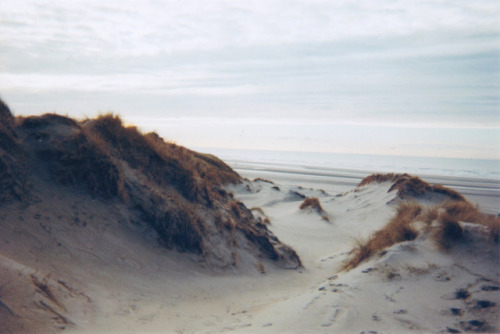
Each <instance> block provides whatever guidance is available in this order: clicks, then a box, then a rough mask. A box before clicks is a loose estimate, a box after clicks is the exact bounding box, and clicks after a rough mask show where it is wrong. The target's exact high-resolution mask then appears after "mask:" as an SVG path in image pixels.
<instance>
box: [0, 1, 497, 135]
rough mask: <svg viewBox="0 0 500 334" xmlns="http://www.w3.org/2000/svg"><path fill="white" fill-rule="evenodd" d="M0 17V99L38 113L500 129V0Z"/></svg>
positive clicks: (184, 4) (42, 11)
mask: <svg viewBox="0 0 500 334" xmlns="http://www.w3.org/2000/svg"><path fill="white" fill-rule="evenodd" d="M0 12H1V13H2V30H1V31H0V43H1V45H2V50H1V52H0V91H1V92H2V95H3V97H4V98H5V99H7V102H9V103H10V104H11V105H12V106H13V107H14V108H15V109H18V110H23V111H24V112H26V113H30V112H42V111H47V110H54V109H55V110H57V111H64V112H68V113H70V114H71V113H73V114H74V115H75V116H77V117H80V116H82V113H83V112H86V113H95V112H96V111H97V110H108V109H112V110H115V111H117V112H119V113H121V114H122V115H124V116H131V115H135V114H137V110H140V111H141V112H142V113H145V114H146V115H148V117H151V119H154V118H159V117H165V116H168V117H174V118H175V117H177V118H178V117H181V116H183V117H192V118H198V119H202V118H203V117H207V116H208V117H209V118H210V117H213V118H215V119H217V118H226V119H232V120H234V119H236V120H237V119H241V120H243V121H249V119H258V120H261V122H264V124H266V123H265V122H266V120H269V122H274V121H275V120H280V121H281V122H283V124H285V125H287V126H291V125H290V124H289V123H287V122H288V121H286V120H292V121H289V122H295V121H296V120H299V121H300V122H302V123H301V124H302V125H303V126H304V127H311V128H312V129H315V126H316V125H315V121H310V120H311V119H313V120H317V121H319V122H323V123H324V124H327V125H331V126H335V125H336V124H344V125H345V124H358V125H361V126H364V125H366V124H375V125H377V126H378V125H380V124H386V125H388V126H389V127H407V126H408V127H411V126H417V125H418V126H422V127H427V128H428V127H449V128H454V127H459V128H462V127H467V126H472V127H477V128H498V126H500V114H499V112H498V110H499V105H500V64H499V61H498V59H499V57H500V47H499V43H498V42H499V40H500V26H499V25H498V17H499V15H500V4H499V3H497V2H495V1H489V0H479V1H451V0H450V1H444V0H442V1H418V2H415V1H410V0H394V1H389V0H387V1H375V2H369V1H361V0H350V1H340V0H339V1H329V0H311V1H302V0H287V1H284V0H283V1H264V0H250V1H238V2H235V1H230V0H214V1H199V0H183V1H153V0H144V1H140V2H139V1H132V0H124V1H117V0H109V1H106V2H102V1H62V0H54V1H51V2H47V3H41V2H39V1H34V0H26V1H14V0H4V1H2V2H1V3H0ZM74 101H78V103H77V104H76V105H75V103H74ZM250 123H251V122H250ZM288 129H291V127H288ZM294 129H295V128H294ZM294 131H298V130H296V129H295V130H294ZM303 131H305V132H307V131H308V130H303ZM282 137H286V135H285V134H282Z"/></svg>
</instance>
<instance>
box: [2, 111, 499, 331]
mask: <svg viewBox="0 0 500 334" xmlns="http://www.w3.org/2000/svg"><path fill="white" fill-rule="evenodd" d="M1 116H2V117H4V119H3V121H2V125H3V126H2V127H0V130H1V131H0V133H2V136H3V137H0V139H2V138H3V139H2V141H0V148H1V151H0V158H1V159H0V163H1V164H2V166H3V167H4V169H2V170H0V171H1V172H2V183H1V186H2V196H1V197H0V198H1V201H0V202H1V203H0V223H1V224H0V272H1V275H0V319H1V321H0V333H54V332H61V333H139V332H141V333H142V332H149V333H225V332H236V333H406V332H414V333H428V332H431V333H458V332H497V331H498V330H500V325H499V318H500V317H499V315H500V314H499V303H500V266H499V256H500V254H499V240H498V239H499V234H498V233H499V230H498V227H499V218H498V217H496V216H495V215H488V214H485V213H482V212H481V211H480V210H477V208H476V205H475V203H474V204H470V203H469V202H467V200H466V199H465V198H462V195H460V194H459V193H457V192H456V191H454V190H451V189H448V188H443V187H441V186H436V185H432V184H428V183H426V182H424V181H422V180H420V179H418V178H415V177H412V176H409V175H394V174H393V175H375V176H372V177H371V178H369V179H365V181H364V182H361V185H359V186H358V184H359V183H360V182H359V181H361V178H360V179H359V180H358V181H356V182H354V181H353V180H354V179H356V178H357V177H358V176H354V175H355V174H356V172H352V173H350V172H349V171H342V173H344V174H345V176H346V177H343V179H344V180H350V181H348V182H340V184H336V183H335V182H332V179H331V178H330V176H331V175H327V176H325V175H318V173H317V172H315V173H311V175H308V174H307V173H304V172H303V171H301V172H300V173H299V172H294V173H290V172H289V171H288V172H287V171H285V172H283V173H279V172H278V171H273V172H272V173H262V174H259V173H260V172H259V171H253V172H252V173H255V174H258V175H261V176H263V177H266V178H270V180H269V179H263V178H258V179H255V180H254V181H250V180H248V179H246V180H245V179H241V178H240V176H239V175H237V174H236V173H234V171H232V170H231V168H229V167H228V166H227V165H225V164H224V163H222V162H221V161H219V160H218V159H216V158H215V157H212V156H206V155H202V154H200V153H196V152H192V151H189V150H187V149H183V148H180V147H177V146H175V145H170V144H165V143H162V142H158V140H159V139H158V138H156V137H150V139H149V140H153V142H151V141H148V143H149V144H151V143H155V144H154V145H153V146H152V147H154V150H153V151H151V153H150V155H147V156H143V155H142V154H144V152H146V151H147V150H149V149H150V148H151V147H149V148H148V147H145V146H144V147H142V146H141V148H140V150H137V147H136V148H134V147H130V145H131V144H133V141H128V142H127V141H124V139H123V138H121V139H120V138H119V137H116V133H108V134H106V133H103V132H100V135H99V136H98V137H93V138H98V139H96V140H97V141H96V142H93V143H94V144H95V145H97V146H98V147H100V149H99V150H98V151H93V149H94V148H92V147H93V146H92V145H90V144H89V143H88V142H87V141H85V140H89V138H90V137H83V139H82V137H81V135H82V133H83V134H84V136H89V133H91V132H92V131H98V130H99V129H98V128H96V123H95V121H92V120H90V121H89V120H88V121H86V122H83V123H77V122H75V121H73V120H69V119H66V118H60V117H56V116H44V117H45V118H44V117H42V118H31V121H29V122H32V123H31V125H30V123H29V122H28V125H27V124H26V123H23V120H22V119H18V120H17V121H16V120H14V119H13V118H12V117H10V116H9V113H6V112H5V110H4V111H2V115H1ZM37 122H38V123H37ZM23 124H24V125H23ZM37 124H38V125H37ZM40 124H42V125H40ZM98 124H99V123H97V125H98ZM5 125H7V126H5ZM118 125H119V127H118V128H115V130H116V131H125V130H124V129H125V128H124V127H123V126H122V125H121V124H118ZM118 125H117V124H115V126H118ZM86 127H87V128H86ZM94 133H95V132H94ZM126 133H127V134H128V135H131V136H132V137H133V138H135V139H134V140H135V141H136V142H135V145H137V144H138V143H144V142H142V141H141V140H142V139H140V138H143V137H137V136H139V135H140V136H143V135H142V134H140V133H138V132H137V131H136V130H135V129H128V130H126ZM111 135H112V136H111ZM107 136H108V137H107ZM109 136H111V137H109ZM134 136H135V137H134ZM5 138H7V139H5ZM75 138H80V139H79V140H80V142H78V146H76V148H75V146H72V143H73V144H74V142H73V141H71V140H74V139H75ZM85 138H87V139H85ZM68 139H70V142H69V144H68V141H67V140H68ZM117 139H120V142H117V141H116V140H117ZM9 140H10V141H9ZM106 143H108V144H106ZM110 143H113V145H110V146H105V147H107V149H106V150H104V151H103V147H102V146H99V145H104V144H106V145H109V144H110ZM70 144H71V145H70ZM94 144H93V145H94ZM12 145H14V146H12ZM65 145H69V146H65ZM89 145H90V146H89ZM127 145H129V146H127ZM157 145H158V146H157ZM164 145H167V146H164ZM12 147H14V148H15V149H12ZM65 147H66V148H65ZM68 147H69V148H68ZM89 147H91V148H92V149H89ZM158 147H160V148H161V150H163V149H166V147H168V148H169V149H171V150H173V151H169V153H161V154H159V155H158V156H155V155H154V152H157V153H158V152H163V151H161V150H160V151H156V150H157V149H158ZM75 149H76V150H75ZM81 150H83V151H81ZM130 150H132V151H133V150H137V151H136V152H135V153H133V154H132V153H130V152H131V151H130ZM75 152H77V153H78V154H82V153H85V154H87V155H86V156H85V157H86V159H83V160H79V159H78V154H76V155H75ZM96 152H97V153H99V152H101V153H103V152H105V154H103V155H100V154H101V153H99V154H97V153H96ZM127 152H128V153H127ZM174 153H175V155H174ZM96 154H97V155H96ZM126 154H131V155H128V156H127V155H126ZM164 154H165V155H164ZM167 154H169V155H168V157H167ZM152 156H154V157H155V158H154V159H159V160H160V162H159V164H158V165H155V163H154V159H153V158H151V157H152ZM137 157H142V159H145V158H148V159H150V158H151V160H148V164H147V167H148V168H149V169H148V168H144V167H140V164H138V163H137V162H136V161H135V160H134V159H136V158H137ZM174 157H177V158H175V159H177V160H175V159H174ZM88 159H90V160H91V161H94V162H96V163H97V165H98V168H97V169H94V167H95V166H94V165H91V166H88V165H86V164H87V162H88ZM92 159H94V160H92ZM162 159H167V160H162ZM169 164H170V166H171V167H172V166H173V169H169V170H164V169H163V167H162V166H165V165H169ZM290 168H292V169H293V167H290ZM219 172H220V173H219ZM155 173H159V174H155ZM169 173H176V174H169ZM252 173H249V174H245V172H243V175H244V176H251V175H252V176H253V174H252ZM320 174H321V173H320ZM351 174H352V175H351ZM158 175H163V176H164V177H165V179H162V178H158ZM183 178H184V179H183ZM340 178H342V176H340ZM179 180H184V181H182V183H179V182H180V181H179ZM299 181H301V182H299ZM432 181H433V182H432V183H433V184H436V183H439V181H440V180H438V179H433V180H432ZM443 181H445V183H446V182H449V181H450V180H443ZM207 182H208V183H207ZM353 182H354V183H353ZM453 182H455V183H456V184H461V185H463V186H464V187H468V188H471V189H472V188H474V189H476V190H477V191H478V192H480V190H481V189H483V190H484V189H485V188H487V187H488V186H487V182H486V183H481V182H479V183H478V184H476V186H475V185H474V183H473V182H472V180H467V179H459V178H455V179H453ZM339 187H341V189H342V190H341V191H339ZM484 194H485V196H484V197H485V198H489V197H491V194H488V193H487V192H486V193H484ZM466 197H467V199H469V200H470V198H469V197H468V196H467V195H466ZM488 203H489V202H488ZM488 205H490V206H488V208H489V213H495V214H497V213H498V211H499V210H498V209H499V208H498V206H497V205H493V204H488ZM183 215H186V216H183ZM166 217H170V219H167V218H166ZM172 217H176V218H172ZM182 217H185V219H184V220H183V219H181V218H182ZM193 217H194V220H193ZM188 218H189V219H188ZM166 222H167V223H166ZM193 224H194V225H193ZM193 226H194V227H196V228H194V230H193ZM297 254H298V255H297ZM298 256H300V259H299V258H298ZM301 264H302V265H301Z"/></svg>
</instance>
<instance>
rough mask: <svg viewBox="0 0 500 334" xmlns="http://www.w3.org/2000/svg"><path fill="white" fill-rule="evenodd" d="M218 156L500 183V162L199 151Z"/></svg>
mask: <svg viewBox="0 0 500 334" xmlns="http://www.w3.org/2000/svg"><path fill="white" fill-rule="evenodd" d="M197 150H199V151H201V152H207V153H211V154H215V155H216V156H218V157H219V158H221V159H222V160H224V161H226V162H227V163H228V164H229V165H231V166H232V167H233V168H235V169H238V166H241V165H252V164H253V165H258V164H262V165H267V166H268V167H270V166H275V167H279V166H282V167H285V166H287V167H295V168H300V169H305V170H315V169H335V170H345V171H353V172H360V173H362V174H365V173H368V174H372V173H375V172H380V173H389V172H391V173H392V172H393V173H409V174H414V175H418V176H422V177H425V176H443V177H463V178H474V179H485V180H496V181H500V160H485V159H461V158H436V157H406V156H388V155H369V154H365V155H361V154H340V153H317V152H287V151H263V150H236V149H220V148H217V149H206V148H201V149H197Z"/></svg>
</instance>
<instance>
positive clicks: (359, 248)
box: [343, 200, 500, 270]
mask: <svg viewBox="0 0 500 334" xmlns="http://www.w3.org/2000/svg"><path fill="white" fill-rule="evenodd" d="M415 222H423V223H424V226H425V228H424V229H418V230H417V229H415V227H414V225H413V223H415ZM460 222H466V223H474V224H480V225H483V226H486V227H487V228H488V234H487V236H486V239H487V240H485V241H486V242H493V243H499V226H500V218H499V217H496V216H494V215H488V214H485V213H482V212H480V211H479V210H478V208H476V207H474V206H473V205H472V204H471V203H469V202H464V201H452V200H449V201H445V202H443V203H442V204H441V205H440V206H430V207H427V208H424V207H423V206H422V205H420V204H419V203H417V202H401V203H399V206H398V207H397V209H396V214H395V216H394V217H393V218H392V219H391V220H390V221H389V222H388V224H387V225H385V226H384V227H383V228H382V229H381V230H379V231H377V232H375V233H374V234H373V235H372V236H371V237H370V238H368V239H367V240H361V239H356V240H355V245H354V249H353V250H352V251H351V256H350V258H349V259H348V260H347V262H346V263H345V264H344V267H343V269H345V270H350V269H353V268H355V267H357V266H358V265H359V264H360V263H362V262H364V261H366V260H368V259H369V258H371V257H372V256H373V255H375V254H377V253H379V252H381V251H383V250H385V249H386V248H388V247H390V246H392V245H394V244H396V243H400V242H405V241H411V240H414V239H416V238H417V237H418V236H419V235H420V234H421V233H423V232H429V235H430V236H431V238H432V239H433V241H434V243H435V244H436V245H437V246H438V248H440V249H442V250H444V251H447V250H450V249H451V248H453V247H454V246H455V245H457V244H459V243H460V242H462V241H463V240H464V234H465V232H464V228H463V227H462V225H461V224H460Z"/></svg>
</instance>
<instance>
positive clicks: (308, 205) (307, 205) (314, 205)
mask: <svg viewBox="0 0 500 334" xmlns="http://www.w3.org/2000/svg"><path fill="white" fill-rule="evenodd" d="M299 209H300V210H307V209H312V210H314V211H316V212H317V213H319V214H323V213H324V212H325V210H323V208H322V207H321V204H320V201H319V199H318V198H317V197H307V198H306V199H305V200H304V201H303V202H302V204H300V207H299Z"/></svg>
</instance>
